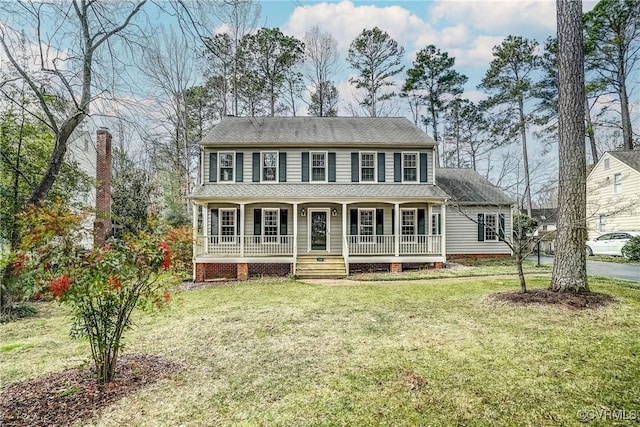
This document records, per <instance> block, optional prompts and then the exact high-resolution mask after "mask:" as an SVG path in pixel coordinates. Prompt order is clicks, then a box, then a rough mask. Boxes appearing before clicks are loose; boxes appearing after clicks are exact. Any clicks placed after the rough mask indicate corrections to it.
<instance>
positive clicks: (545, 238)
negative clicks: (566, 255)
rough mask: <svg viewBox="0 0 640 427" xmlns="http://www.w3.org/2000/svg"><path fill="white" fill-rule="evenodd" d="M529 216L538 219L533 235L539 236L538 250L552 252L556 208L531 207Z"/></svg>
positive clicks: (554, 245)
mask: <svg viewBox="0 0 640 427" xmlns="http://www.w3.org/2000/svg"><path fill="white" fill-rule="evenodd" d="M531 217H532V218H533V219H535V220H536V221H538V229H537V230H536V231H535V233H533V234H534V236H539V238H540V240H539V242H540V252H542V253H545V254H553V253H555V251H556V234H557V233H556V229H557V226H558V209H557V208H540V209H531Z"/></svg>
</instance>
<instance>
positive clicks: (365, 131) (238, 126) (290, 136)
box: [191, 117, 511, 281]
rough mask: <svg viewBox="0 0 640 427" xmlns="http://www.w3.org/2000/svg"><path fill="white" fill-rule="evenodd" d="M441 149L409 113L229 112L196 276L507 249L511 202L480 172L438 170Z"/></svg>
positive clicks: (205, 173)
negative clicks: (241, 114)
mask: <svg viewBox="0 0 640 427" xmlns="http://www.w3.org/2000/svg"><path fill="white" fill-rule="evenodd" d="M435 145H436V143H435V141H434V140H433V139H432V138H430V137H429V136H427V135H426V134H425V133H424V132H422V131H421V130H420V129H419V128H418V127H416V126H414V125H413V124H412V123H411V122H409V121H408V120H407V119H404V118H346V117H322V118H317V117H272V118H267V117H264V118H244V117H243V118H240V117H238V118H236V117H229V118H225V119H224V120H222V121H221V122H220V123H219V124H218V125H217V126H216V127H215V128H214V129H213V130H212V131H211V132H210V133H209V134H208V135H207V136H206V137H205V138H204V139H203V140H202V141H201V159H200V172H201V176H200V182H201V185H199V186H198V187H197V188H196V189H195V191H194V192H193V194H192V197H191V198H192V203H193V205H194V209H193V214H194V217H193V223H194V234H195V238H196V243H195V245H194V276H195V277H194V279H195V280H197V281H202V280H207V279H212V278H216V277H230V276H234V277H235V276H237V277H238V278H239V279H246V278H247V277H248V276H249V275H253V274H266V273H270V274H281V275H286V274H289V273H293V274H295V275H297V276H299V277H310V276H315V277H322V276H344V275H346V274H348V273H349V272H353V271H361V270H370V269H378V268H385V269H389V270H391V271H401V270H402V268H403V266H404V267H408V266H409V265H411V266H414V265H424V264H434V265H435V266H436V267H440V266H442V265H443V264H444V263H445V262H446V260H447V258H448V257H451V256H452V255H453V256H455V255H461V254H476V255H491V256H495V255H509V254H510V251H509V248H508V247H507V246H506V245H505V244H504V243H503V242H501V241H500V236H499V234H501V233H502V229H504V232H506V233H511V231H510V230H511V215H510V205H511V201H510V200H509V199H508V198H507V197H506V196H505V195H504V194H503V193H502V192H501V191H499V190H497V189H496V188H495V187H493V186H491V184H489V183H488V181H486V180H485V179H484V178H482V177H481V176H480V175H478V174H477V173H475V172H473V171H470V170H453V169H439V170H436V167H435V164H436V162H435V159H434V152H435V150H434V147H435ZM440 180H441V181H442V184H443V185H442V186H440ZM437 184H438V185H437ZM450 199H453V200H455V201H456V203H455V205H456V207H454V206H447V202H448V201H449V200H450ZM478 220H480V222H481V223H480V224H477V223H476V222H477V221H478ZM483 223H486V224H487V227H484V226H483Z"/></svg>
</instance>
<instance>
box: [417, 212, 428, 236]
mask: <svg viewBox="0 0 640 427" xmlns="http://www.w3.org/2000/svg"><path fill="white" fill-rule="evenodd" d="M426 222H427V221H426V218H425V212H424V209H418V234H420V235H423V234H427V233H426V230H425V229H426Z"/></svg>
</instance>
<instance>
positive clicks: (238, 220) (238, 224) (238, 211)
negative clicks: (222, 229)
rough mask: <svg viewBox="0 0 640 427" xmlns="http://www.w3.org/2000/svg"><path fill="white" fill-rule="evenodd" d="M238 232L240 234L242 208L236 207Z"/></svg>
mask: <svg viewBox="0 0 640 427" xmlns="http://www.w3.org/2000/svg"><path fill="white" fill-rule="evenodd" d="M236 234H237V235H238V236H239V235H240V208H238V209H236Z"/></svg>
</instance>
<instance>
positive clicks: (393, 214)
mask: <svg viewBox="0 0 640 427" xmlns="http://www.w3.org/2000/svg"><path fill="white" fill-rule="evenodd" d="M391 234H393V235H394V236H395V234H396V210H395V208H394V209H391Z"/></svg>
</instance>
